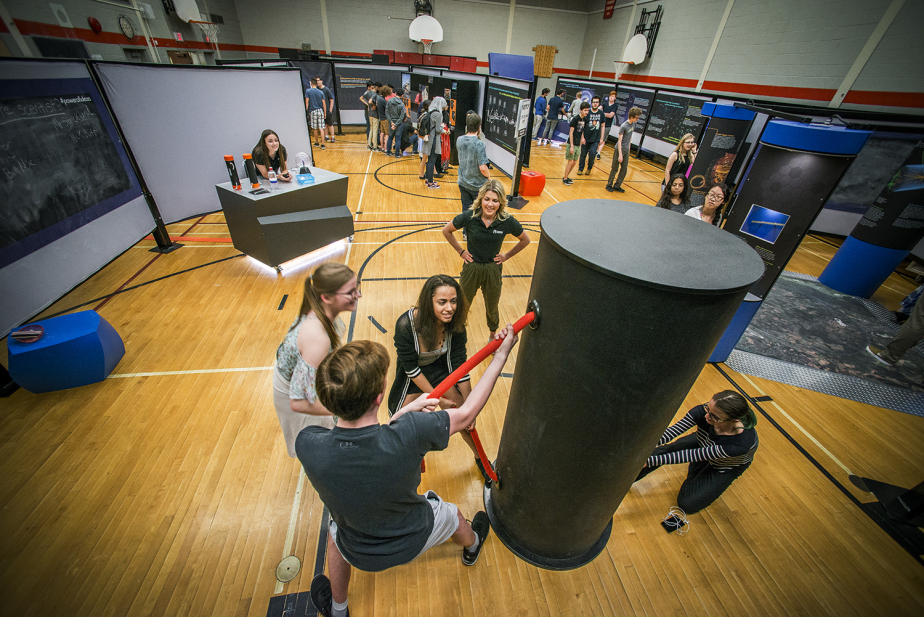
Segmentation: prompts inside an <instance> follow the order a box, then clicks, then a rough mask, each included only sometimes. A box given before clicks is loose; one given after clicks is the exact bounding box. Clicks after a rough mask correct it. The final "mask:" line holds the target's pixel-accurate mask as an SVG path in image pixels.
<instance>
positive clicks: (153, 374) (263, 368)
mask: <svg viewBox="0 0 924 617" xmlns="http://www.w3.org/2000/svg"><path fill="white" fill-rule="evenodd" d="M271 370H273V367H272V366H253V367H249V368H206V369H191V370H188V371H159V372H150V373H113V374H112V375H109V376H108V377H107V378H106V379H125V378H128V377H169V376H173V375H207V374H210V373H248V372H252V371H271Z"/></svg>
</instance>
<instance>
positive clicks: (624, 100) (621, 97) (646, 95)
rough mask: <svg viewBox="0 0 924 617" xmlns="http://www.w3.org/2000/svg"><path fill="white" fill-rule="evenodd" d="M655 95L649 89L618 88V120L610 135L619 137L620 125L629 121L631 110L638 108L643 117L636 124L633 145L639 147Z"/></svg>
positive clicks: (614, 123)
mask: <svg viewBox="0 0 924 617" xmlns="http://www.w3.org/2000/svg"><path fill="white" fill-rule="evenodd" d="M654 95H655V91H654V90H649V89H648V88H633V87H630V86H624V85H622V84H619V86H617V88H616V105H617V107H616V119H615V120H614V121H613V126H612V128H611V129H610V135H613V136H614V137H617V136H618V135H619V127H620V125H622V123H623V122H625V121H626V120H628V119H629V110H630V109H632V108H633V107H638V108H639V109H641V110H642V115H641V116H640V117H639V119H638V122H636V123H635V131H634V132H633V133H632V143H633V144H635V145H638V144H639V142H641V140H642V133H643V132H644V131H645V123H646V122H648V112H649V111H650V110H651V101H652V100H653V99H654Z"/></svg>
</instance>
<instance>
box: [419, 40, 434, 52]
mask: <svg viewBox="0 0 924 617" xmlns="http://www.w3.org/2000/svg"><path fill="white" fill-rule="evenodd" d="M420 42H421V43H423V46H424V53H425V54H429V53H430V48H431V46H432V45H433V41H432V40H431V39H420Z"/></svg>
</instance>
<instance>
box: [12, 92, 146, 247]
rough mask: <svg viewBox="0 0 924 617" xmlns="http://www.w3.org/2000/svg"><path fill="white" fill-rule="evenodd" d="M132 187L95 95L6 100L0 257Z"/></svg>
mask: <svg viewBox="0 0 924 617" xmlns="http://www.w3.org/2000/svg"><path fill="white" fill-rule="evenodd" d="M131 187H132V181H131V179H130V178H129V176H128V174H127V173H126V171H125V167H124V166H123V162H122V159H121V158H120V156H119V152H118V151H117V150H116V146H115V144H114V143H113V141H112V138H111V137H110V133H109V131H108V130H107V128H106V126H105V125H104V123H103V119H102V117H101V116H100V113H99V110H98V108H97V106H96V104H95V103H94V101H93V98H92V97H91V95H90V94H89V93H76V94H67V95H55V96H31V97H22V98H4V99H0V251H3V249H5V248H7V247H9V246H11V245H13V244H15V243H17V242H19V241H20V240H23V239H25V238H28V237H29V236H32V235H33V234H36V233H38V232H41V231H43V230H45V229H48V228H50V227H52V226H54V225H57V224H59V223H61V222H63V221H65V220H67V219H70V218H71V217H74V216H75V215H79V214H80V213H82V212H84V211H86V210H88V209H90V208H92V207H93V206H95V205H97V204H100V203H101V202H103V201H105V200H107V199H109V198H112V197H115V196H116V195H118V194H120V193H122V192H124V191H126V190H128V189H130V188H131Z"/></svg>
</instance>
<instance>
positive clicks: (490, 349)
mask: <svg viewBox="0 0 924 617" xmlns="http://www.w3.org/2000/svg"><path fill="white" fill-rule="evenodd" d="M535 318H536V313H535V312H533V311H530V312H528V313H526V314H525V315H523V316H522V317H520V319H518V320H517V322H516V323H515V324H513V333H514V334H517V333H519V332H520V330H522V329H523V328H525V327H526V326H528V325H529V324H531V323H532V322H533V320H534V319H535ZM502 342H503V341H502V340H500V339H497V340H493V341H491V342H490V343H488V344H487V345H485V346H484V348H483V349H482V350H481V351H479V352H478V353H476V354H475V355H474V356H472V357H471V358H469V359H468V360H466V361H465V363H464V364H463V365H462V366H460V367H459V368H457V369H456V370H454V371H453V372H452V373H450V374H449V377H447V378H446V379H444V380H443V381H442V383H440V385H438V386H437V387H436V388H434V389H433V392H431V393H430V396H429V397H428V398H431V399H439V398H440V397H442V396H443V395H444V394H446V392H448V391H449V388H451V387H453V386H454V385H456V383H457V382H458V381H459V380H460V379H462V378H463V377H465V376H466V375H468V374H469V372H471V370H472V369H473V368H475V367H476V366H478V365H479V364H481V361H482V360H484V359H485V358H487V357H488V356H490V355H491V354H493V353H494V352H495V351H497V348H498V347H500V346H501V343H502ZM469 434H470V435H471V436H472V441H474V442H475V449H476V450H478V458H479V459H481V465H482V466H483V467H484V470H485V473H487V474H488V477H489V478H491V480H492V481H494V482H497V474H496V473H494V466H493V465H491V462H490V461H489V460H488V457H487V455H486V454H485V453H484V448H483V447H482V446H481V439H479V438H478V431H477V430H476V429H472V430H471V431H469ZM420 470H421V471H422V472H423V471H426V466H425V464H424V462H423V461H421V462H420Z"/></svg>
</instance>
